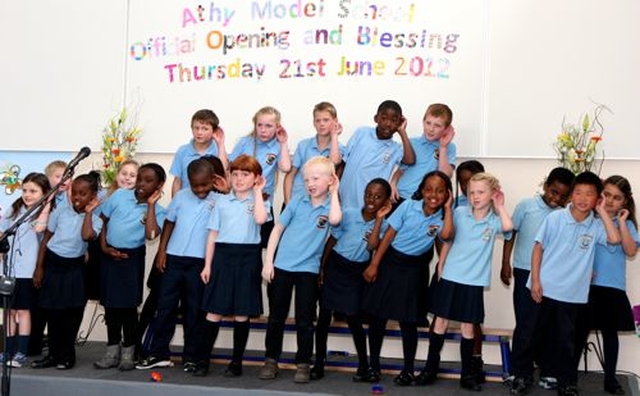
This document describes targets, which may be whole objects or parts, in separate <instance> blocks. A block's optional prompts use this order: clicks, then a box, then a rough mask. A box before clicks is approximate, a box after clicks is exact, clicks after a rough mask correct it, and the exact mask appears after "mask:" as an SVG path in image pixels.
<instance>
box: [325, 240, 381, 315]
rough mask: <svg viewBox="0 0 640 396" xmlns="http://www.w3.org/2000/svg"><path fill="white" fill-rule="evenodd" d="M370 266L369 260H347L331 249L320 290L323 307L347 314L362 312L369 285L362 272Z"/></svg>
mask: <svg viewBox="0 0 640 396" xmlns="http://www.w3.org/2000/svg"><path fill="white" fill-rule="evenodd" d="M368 266H369V262H368V261H364V262H357V261H351V260H347V259H346V258H344V257H343V256H341V255H340V254H339V253H337V252H336V251H335V250H331V252H330V253H329V257H328V258H327V262H326V264H325V267H324V281H323V283H322V289H321V291H320V292H321V300H320V301H321V306H322V308H325V309H329V310H332V311H338V312H342V313H345V314H347V315H354V314H357V313H358V312H360V309H361V307H362V299H363V296H364V290H365V287H366V285H367V282H365V280H364V278H363V276H362V273H363V272H364V270H365V269H367V267H368Z"/></svg>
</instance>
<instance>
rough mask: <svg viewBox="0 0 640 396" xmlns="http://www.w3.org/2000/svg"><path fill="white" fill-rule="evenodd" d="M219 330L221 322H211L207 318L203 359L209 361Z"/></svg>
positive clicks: (203, 342)
mask: <svg viewBox="0 0 640 396" xmlns="http://www.w3.org/2000/svg"><path fill="white" fill-rule="evenodd" d="M219 331H220V322H211V321H209V320H205V324H204V335H203V341H202V360H203V361H204V362H209V356H210V355H211V349H213V344H215V343H216V339H217V338H218V332H219Z"/></svg>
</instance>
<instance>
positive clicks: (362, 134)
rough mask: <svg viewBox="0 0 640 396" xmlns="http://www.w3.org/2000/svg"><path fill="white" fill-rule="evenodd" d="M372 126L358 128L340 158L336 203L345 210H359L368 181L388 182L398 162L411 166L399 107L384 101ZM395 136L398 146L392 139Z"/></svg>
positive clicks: (412, 153)
mask: <svg viewBox="0 0 640 396" xmlns="http://www.w3.org/2000/svg"><path fill="white" fill-rule="evenodd" d="M373 120H374V122H375V123H376V126H375V128H374V127H360V128H358V129H357V130H356V131H355V132H354V133H353V136H351V139H349V143H348V144H347V151H346V155H345V158H344V161H345V162H346V164H345V167H344V172H343V174H342V180H341V182H340V201H341V202H342V206H343V207H345V208H361V207H362V205H364V202H363V198H362V197H363V193H364V189H365V187H366V186H367V183H369V181H370V180H372V179H375V178H376V177H382V178H383V179H385V180H389V178H390V177H391V172H393V170H394V169H395V167H396V166H397V165H399V164H400V163H402V164H404V165H413V164H414V163H415V162H416V157H415V153H414V152H413V148H412V147H411V143H410V142H409V137H408V136H407V130H406V127H407V120H406V119H405V118H404V117H403V116H402V107H400V105H399V104H398V103H397V102H395V101H393V100H385V101H384V102H382V103H381V104H380V105H379V106H378V111H377V113H376V115H375V116H374V117H373ZM396 132H397V133H398V135H399V136H400V139H401V140H402V145H400V144H399V143H397V142H395V141H394V140H393V135H394V134H395V133H396Z"/></svg>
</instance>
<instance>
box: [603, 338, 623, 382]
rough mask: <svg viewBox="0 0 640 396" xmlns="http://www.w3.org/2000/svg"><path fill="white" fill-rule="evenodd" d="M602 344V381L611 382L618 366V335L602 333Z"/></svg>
mask: <svg viewBox="0 0 640 396" xmlns="http://www.w3.org/2000/svg"><path fill="white" fill-rule="evenodd" d="M602 343H603V346H604V366H603V367H602V368H603V369H604V379H605V381H613V380H615V378H616V366H617V365H618V351H619V349H620V342H619V340H618V333H617V332H616V331H615V330H614V331H603V332H602Z"/></svg>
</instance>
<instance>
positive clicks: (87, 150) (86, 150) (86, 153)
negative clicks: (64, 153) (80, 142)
mask: <svg viewBox="0 0 640 396" xmlns="http://www.w3.org/2000/svg"><path fill="white" fill-rule="evenodd" d="M90 154H91V149H90V148H89V147H87V146H85V147H83V148H81V149H80V157H82V158H86V157H88V156H89V155H90Z"/></svg>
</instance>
